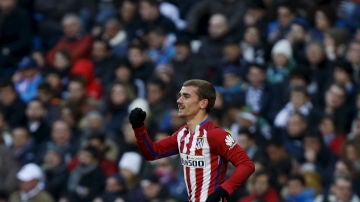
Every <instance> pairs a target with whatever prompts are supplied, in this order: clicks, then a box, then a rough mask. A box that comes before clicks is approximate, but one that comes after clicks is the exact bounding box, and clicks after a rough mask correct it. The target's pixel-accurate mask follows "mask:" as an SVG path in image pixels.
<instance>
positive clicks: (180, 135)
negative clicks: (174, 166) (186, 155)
mask: <svg viewBox="0 0 360 202" xmlns="http://www.w3.org/2000/svg"><path fill="white" fill-rule="evenodd" d="M185 131H186V128H183V130H181V131H179V133H178V136H177V142H178V149H179V153H180V155H181V153H182V152H181V151H180V149H181V145H182V144H184V148H183V151H184V150H185V147H186V144H187V142H189V135H190V132H188V133H185ZM185 135H187V137H185V138H183V137H184V136H185ZM181 140H184V141H183V142H181ZM180 158H181V156H180ZM183 172H184V181H185V185H186V191H187V193H188V195H190V190H189V185H188V183H187V180H186V179H187V176H186V166H183Z"/></svg>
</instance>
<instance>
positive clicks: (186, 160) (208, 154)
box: [134, 119, 254, 202]
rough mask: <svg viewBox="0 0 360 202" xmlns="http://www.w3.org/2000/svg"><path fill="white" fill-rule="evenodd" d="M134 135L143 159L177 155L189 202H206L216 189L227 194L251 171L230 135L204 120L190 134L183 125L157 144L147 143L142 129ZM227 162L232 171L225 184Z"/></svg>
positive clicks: (249, 161)
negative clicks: (222, 190)
mask: <svg viewBox="0 0 360 202" xmlns="http://www.w3.org/2000/svg"><path fill="white" fill-rule="evenodd" d="M134 131H135V136H136V139H137V143H138V145H139V147H140V150H141V152H142V154H143V155H144V157H145V158H146V159H148V160H154V159H158V158H162V157H166V156H170V155H174V154H179V155H180V160H181V164H182V165H183V170H184V177H185V183H186V186H187V191H188V194H189V201H191V202H204V201H206V199H207V197H208V196H209V194H211V193H212V192H214V191H215V189H216V188H217V187H218V186H221V187H222V188H224V189H225V190H226V191H227V192H228V193H229V194H231V193H232V192H233V191H234V190H235V189H236V188H238V187H239V186H240V185H241V184H242V183H243V182H244V181H245V180H246V179H247V178H248V177H249V176H250V175H251V173H252V172H253V171H254V164H253V162H252V161H251V160H250V159H249V157H248V156H247V155H246V153H245V152H244V151H243V150H242V149H241V148H240V146H239V145H238V144H236V143H235V141H234V139H233V138H232V136H231V134H229V133H228V132H226V131H224V130H222V129H221V128H219V127H217V126H215V125H214V124H213V123H212V122H211V121H209V120H208V119H207V120H205V121H203V122H202V123H201V124H199V125H198V126H197V127H196V130H195V132H193V133H192V132H190V131H189V129H188V127H187V125H185V126H183V127H182V128H180V129H179V130H178V131H176V132H175V133H173V134H172V135H171V136H169V137H167V138H164V139H161V140H159V141H157V142H153V141H152V140H151V139H150V137H149V135H148V133H147V130H146V128H145V127H141V128H136V129H134ZM229 161H230V162H231V163H232V164H233V165H234V166H235V167H236V169H235V171H234V172H233V173H232V174H231V176H230V177H229V178H228V179H227V180H225V175H226V169H227V164H228V162H229Z"/></svg>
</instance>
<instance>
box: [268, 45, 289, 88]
mask: <svg viewBox="0 0 360 202" xmlns="http://www.w3.org/2000/svg"><path fill="white" fill-rule="evenodd" d="M292 52H293V51H292V47H291V44H290V42H289V41H288V40H286V39H281V40H279V41H278V42H276V43H275V45H274V46H273V48H272V50H271V56H272V64H271V65H270V66H269V67H268V69H267V71H266V77H267V81H268V82H269V83H280V82H283V81H284V80H285V79H286V78H287V77H288V75H289V73H290V71H291V70H292V69H294V67H295V62H294V60H293V54H292Z"/></svg>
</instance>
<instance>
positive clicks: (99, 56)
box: [92, 41, 109, 61]
mask: <svg viewBox="0 0 360 202" xmlns="http://www.w3.org/2000/svg"><path fill="white" fill-rule="evenodd" d="M108 55H109V52H108V50H107V48H106V44H105V42H101V41H96V42H94V43H93V47H92V57H93V59H94V60H95V61H102V60H104V59H105V58H106V57H107V56H108Z"/></svg>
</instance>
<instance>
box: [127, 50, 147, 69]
mask: <svg viewBox="0 0 360 202" xmlns="http://www.w3.org/2000/svg"><path fill="white" fill-rule="evenodd" d="M128 59H129V61H130V64H131V65H132V66H133V67H135V68H136V67H140V66H141V65H142V64H143V63H144V54H143V53H142V52H141V50H139V49H137V48H131V49H130V50H129V54H128Z"/></svg>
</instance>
